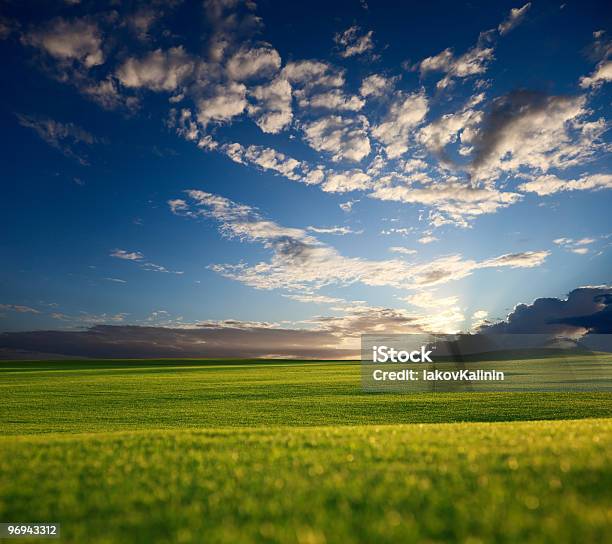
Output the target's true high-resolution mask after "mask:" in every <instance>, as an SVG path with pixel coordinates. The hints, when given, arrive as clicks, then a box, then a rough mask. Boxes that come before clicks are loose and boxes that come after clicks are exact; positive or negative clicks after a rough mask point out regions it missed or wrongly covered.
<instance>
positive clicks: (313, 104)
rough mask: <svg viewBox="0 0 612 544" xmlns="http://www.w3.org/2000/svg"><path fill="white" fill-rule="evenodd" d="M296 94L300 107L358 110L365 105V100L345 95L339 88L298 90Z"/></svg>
mask: <svg viewBox="0 0 612 544" xmlns="http://www.w3.org/2000/svg"><path fill="white" fill-rule="evenodd" d="M296 94H297V96H298V104H299V105H300V107H302V108H312V109H323V110H334V111H359V110H360V109H361V108H363V106H364V105H365V101H364V100H362V99H361V98H359V97H358V96H349V95H346V94H345V93H344V92H343V91H341V90H340V89H330V90H325V91H322V92H318V93H310V94H309V93H305V92H304V91H299V92H298V93H296Z"/></svg>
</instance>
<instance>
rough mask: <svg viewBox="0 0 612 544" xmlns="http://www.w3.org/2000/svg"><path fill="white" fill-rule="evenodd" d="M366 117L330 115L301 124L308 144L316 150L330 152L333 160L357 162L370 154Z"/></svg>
mask: <svg viewBox="0 0 612 544" xmlns="http://www.w3.org/2000/svg"><path fill="white" fill-rule="evenodd" d="M367 126H368V122H367V119H366V118H365V117H363V116H359V117H358V118H356V119H353V118H348V117H342V116H340V115H330V116H328V117H323V118H321V119H318V120H316V121H312V122H311V123H305V124H304V126H303V129H304V136H305V138H306V141H307V142H308V144H309V145H310V146H311V147H312V148H313V149H316V150H317V151H325V152H328V153H331V154H332V160H333V161H341V160H344V159H346V160H351V161H356V162H359V161H361V160H362V159H363V158H365V157H367V156H368V155H369V154H370V150H371V147H370V139H369V138H368V134H367V132H366V128H367Z"/></svg>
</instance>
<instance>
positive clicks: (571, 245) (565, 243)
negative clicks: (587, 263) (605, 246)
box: [553, 238, 597, 255]
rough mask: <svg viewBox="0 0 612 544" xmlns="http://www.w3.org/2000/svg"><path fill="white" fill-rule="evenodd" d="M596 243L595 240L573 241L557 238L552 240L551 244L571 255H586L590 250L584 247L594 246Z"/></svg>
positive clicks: (582, 239)
mask: <svg viewBox="0 0 612 544" xmlns="http://www.w3.org/2000/svg"><path fill="white" fill-rule="evenodd" d="M596 241H597V240H596V239H595V238H580V239H578V240H574V239H573V238H557V239H556V240H553V243H554V244H556V245H558V246H560V247H562V248H563V249H565V250H567V251H571V252H572V253H576V254H578V255H586V254H587V253H589V252H590V250H589V248H588V247H585V246H589V245H591V244H594V243H595V242H596Z"/></svg>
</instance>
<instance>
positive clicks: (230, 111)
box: [197, 82, 247, 126]
mask: <svg viewBox="0 0 612 544" xmlns="http://www.w3.org/2000/svg"><path fill="white" fill-rule="evenodd" d="M246 107H247V100H246V87H245V86H244V85H243V84H242V83H234V82H230V83H228V84H227V85H221V84H219V85H215V86H213V87H212V88H211V89H210V91H209V96H207V97H206V98H202V99H200V100H199V101H198V114H197V118H198V122H199V123H200V124H201V125H203V126H206V125H208V124H209V123H211V122H216V123H224V122H227V121H229V120H231V119H232V118H233V117H236V116H237V115H240V114H241V113H242V112H243V111H244V110H245V108H246Z"/></svg>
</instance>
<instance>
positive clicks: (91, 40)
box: [22, 18, 104, 68]
mask: <svg viewBox="0 0 612 544" xmlns="http://www.w3.org/2000/svg"><path fill="white" fill-rule="evenodd" d="M22 41H23V43H25V44H27V45H31V46H33V47H37V48H39V49H43V50H44V51H46V52H47V53H48V54H49V55H51V56H52V57H54V58H56V59H58V60H60V61H62V62H70V61H76V62H79V63H80V64H82V65H83V66H85V67H86V68H91V67H93V66H98V65H100V64H102V63H103V62H104V53H103V52H102V33H101V32H100V29H99V28H98V26H97V24H96V23H94V22H91V21H88V20H86V19H73V20H71V21H69V20H66V19H61V18H57V19H54V20H52V21H51V22H50V23H48V24H47V25H46V26H44V27H42V28H39V29H36V30H32V31H31V32H29V33H27V34H25V35H24V36H23V38H22Z"/></svg>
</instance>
